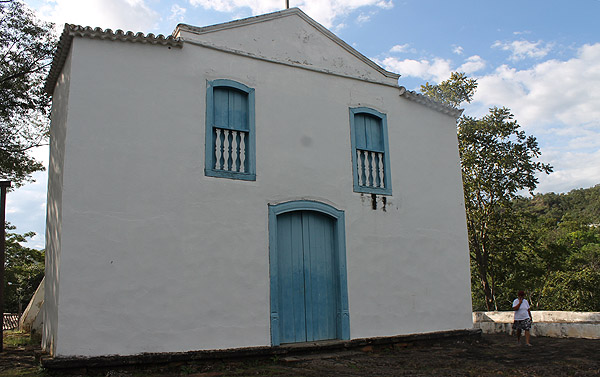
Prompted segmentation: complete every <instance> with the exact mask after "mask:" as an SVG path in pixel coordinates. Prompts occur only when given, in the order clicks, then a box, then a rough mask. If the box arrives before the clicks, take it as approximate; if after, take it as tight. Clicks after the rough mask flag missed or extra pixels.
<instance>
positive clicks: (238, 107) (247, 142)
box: [204, 79, 256, 181]
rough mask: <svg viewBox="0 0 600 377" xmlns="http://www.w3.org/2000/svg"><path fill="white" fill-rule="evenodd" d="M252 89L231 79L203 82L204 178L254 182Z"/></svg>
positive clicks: (254, 138) (254, 152)
mask: <svg viewBox="0 0 600 377" xmlns="http://www.w3.org/2000/svg"><path fill="white" fill-rule="evenodd" d="M254 105H255V102H254V89H252V88H250V87H248V86H246V85H244V84H241V83H238V82H236V81H232V80H226V79H219V80H214V81H208V82H207V89H206V135H205V138H206V143H205V167H204V171H205V174H206V175H207V176H211V177H220V178H230V179H241V180H250V181H254V180H256V150H255V147H256V135H255V121H254V114H255V110H254Z"/></svg>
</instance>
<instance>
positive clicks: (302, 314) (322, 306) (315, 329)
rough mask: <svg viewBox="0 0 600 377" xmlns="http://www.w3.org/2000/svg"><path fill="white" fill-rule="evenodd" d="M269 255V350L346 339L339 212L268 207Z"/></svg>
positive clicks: (315, 205)
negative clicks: (273, 346)
mask: <svg viewBox="0 0 600 377" xmlns="http://www.w3.org/2000/svg"><path fill="white" fill-rule="evenodd" d="M269 255H270V279H271V341H272V344H273V345H279V344H281V343H298V342H308V341H317V340H326V339H349V335H350V334H349V316H348V292H347V282H346V252H345V234H344V212H343V211H339V210H337V209H335V208H333V207H331V206H329V205H327V204H324V203H319V202H313V201H306V200H302V201H293V202H286V203H281V204H278V205H272V206H271V205H270V206H269Z"/></svg>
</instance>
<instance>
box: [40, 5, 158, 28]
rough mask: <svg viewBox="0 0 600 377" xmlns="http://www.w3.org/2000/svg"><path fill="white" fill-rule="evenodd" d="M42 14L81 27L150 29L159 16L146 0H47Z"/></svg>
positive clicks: (46, 17) (41, 15)
mask: <svg viewBox="0 0 600 377" xmlns="http://www.w3.org/2000/svg"><path fill="white" fill-rule="evenodd" d="M45 2H46V3H45V5H43V6H42V7H40V8H39V14H40V17H42V18H43V19H47V20H50V21H52V22H55V23H56V24H57V26H58V27H62V25H63V24H64V23H71V24H78V25H82V26H92V27H101V28H104V29H107V28H112V29H113V30H114V29H123V30H131V31H144V32H147V31H148V30H150V29H153V28H154V27H155V26H156V23H157V22H158V21H159V19H160V15H159V14H158V13H157V12H156V11H154V10H152V9H151V8H150V7H148V6H147V5H146V3H145V1H144V0H45Z"/></svg>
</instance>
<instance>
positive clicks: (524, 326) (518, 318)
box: [513, 291, 532, 346]
mask: <svg viewBox="0 0 600 377" xmlns="http://www.w3.org/2000/svg"><path fill="white" fill-rule="evenodd" d="M513 310H514V311H515V322H514V323H513V330H517V343H521V330H523V331H525V343H526V344H527V345H528V346H531V343H529V330H530V329H531V322H532V318H531V310H529V302H527V300H526V299H525V292H523V291H519V294H518V298H517V299H515V301H513Z"/></svg>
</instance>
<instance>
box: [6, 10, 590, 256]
mask: <svg viewBox="0 0 600 377" xmlns="http://www.w3.org/2000/svg"><path fill="white" fill-rule="evenodd" d="M25 2H26V3H27V4H28V5H29V6H30V7H31V8H32V9H34V10H35V11H36V12H37V14H38V15H39V17H40V18H43V19H45V20H50V21H53V22H55V23H57V24H58V25H62V24H64V23H65V22H68V23H74V24H79V25H83V26H93V27H102V28H112V29H123V30H132V31H135V32H137V31H142V32H145V33H154V34H165V35H168V34H170V33H171V32H172V31H173V29H174V28H175V26H176V25H177V24H178V23H186V24H190V25H194V26H207V25H212V24H216V23H221V22H227V21H231V20H234V19H239V18H244V17H249V16H253V15H258V14H262V13H268V12H272V11H276V10H281V9H283V8H284V7H285V0H168V1H167V0H25ZM290 6H292V7H299V8H300V9H302V10H303V11H304V12H305V13H307V14H308V15H309V16H311V17H312V18H314V19H315V20H317V21H318V22H320V23H321V24H322V25H323V26H325V27H327V28H329V29H330V30H331V31H333V32H334V33H335V34H336V35H338V36H339V37H340V38H341V39H343V40H344V41H346V42H347V43H348V44H350V45H352V46H353V47H354V48H356V49H357V50H358V51H360V52H361V53H362V54H364V55H365V56H367V57H369V58H371V59H372V60H374V61H375V62H377V63H378V64H380V65H381V66H382V67H384V68H385V69H387V70H390V71H393V72H396V73H399V74H401V75H402V76H401V77H400V80H399V84H400V85H402V86H405V87H406V88H407V89H409V90H418V88H419V87H420V85H421V84H424V83H425V82H432V83H437V82H439V81H442V80H445V79H447V78H448V77H449V75H450V72H452V71H457V70H458V71H462V72H466V73H467V74H468V75H469V76H471V77H474V78H476V79H477V80H478V82H479V88H478V91H477V93H476V95H475V98H474V101H473V103H472V104H470V105H468V106H465V112H466V114H468V115H473V116H482V115H483V114H485V113H486V112H487V109H488V108H490V107H492V106H506V107H508V108H510V109H511V110H512V112H513V114H514V115H515V117H516V119H517V120H518V121H519V124H520V125H521V126H522V128H523V129H524V130H525V131H526V132H527V133H528V134H533V135H534V136H536V137H537V139H538V141H539V144H540V147H541V150H542V156H541V160H542V161H544V162H547V163H550V164H552V165H553V166H554V172H553V173H552V174H550V175H547V176H540V177H539V181H540V183H539V185H538V189H537V192H540V193H545V192H551V191H553V192H568V191H570V190H572V189H576V188H582V187H583V188H585V187H591V186H593V185H596V184H599V183H600V22H598V20H597V19H598V17H599V16H600V0H574V1H568V2H567V1H552V0H545V1H541V0H525V1H523V0H519V1H513V0H505V1H502V2H498V1H496V2H492V1H486V0H456V1H447V0H290ZM61 28H62V27H61V26H59V27H58V29H61ZM34 154H35V156H36V157H38V158H39V159H40V160H43V161H45V162H46V163H47V159H48V158H47V156H48V150H47V148H40V149H39V150H37V151H35V152H34ZM35 178H36V179H37V182H35V183H33V184H29V185H26V186H24V187H22V188H20V189H18V190H16V191H14V192H10V193H9V195H8V201H7V214H6V217H7V220H8V221H10V222H12V223H13V224H14V225H16V226H17V231H19V232H26V231H30V230H33V231H35V232H37V233H38V235H37V236H36V237H35V238H34V239H33V240H32V242H30V246H32V247H37V248H42V247H44V226H45V201H46V185H47V184H46V175H45V173H38V174H36V175H35Z"/></svg>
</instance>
